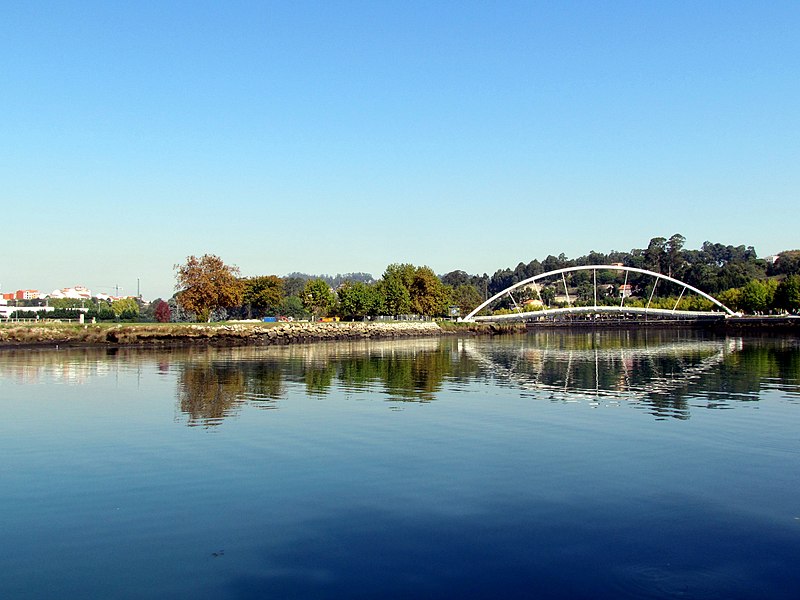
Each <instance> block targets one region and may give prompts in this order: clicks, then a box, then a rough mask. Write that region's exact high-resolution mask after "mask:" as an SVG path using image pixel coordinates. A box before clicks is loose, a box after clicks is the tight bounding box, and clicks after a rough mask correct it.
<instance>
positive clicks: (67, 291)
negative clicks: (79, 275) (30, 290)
mask: <svg viewBox="0 0 800 600" xmlns="http://www.w3.org/2000/svg"><path fill="white" fill-rule="evenodd" d="M50 297H51V298H72V299H74V300H91V298H92V292H91V291H90V290H89V289H88V288H86V287H84V286H82V285H76V286H75V287H71V288H61V289H60V290H53V292H52V293H51V294H50Z"/></svg>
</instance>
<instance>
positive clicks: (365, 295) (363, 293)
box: [337, 281, 378, 319]
mask: <svg viewBox="0 0 800 600" xmlns="http://www.w3.org/2000/svg"><path fill="white" fill-rule="evenodd" d="M337 294H338V296H339V310H340V311H341V313H342V316H344V317H348V318H361V319H363V318H364V317H366V316H367V315H369V314H372V313H373V311H374V310H375V308H376V306H377V301H378V298H377V291H376V289H375V286H374V285H369V284H366V283H364V282H363V281H355V282H352V281H347V282H345V283H344V284H343V285H342V287H340V288H339V290H338V292H337Z"/></svg>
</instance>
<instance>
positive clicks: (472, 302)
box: [451, 283, 483, 317]
mask: <svg viewBox="0 0 800 600" xmlns="http://www.w3.org/2000/svg"><path fill="white" fill-rule="evenodd" d="M451 298H452V301H453V304H455V305H456V306H458V308H459V310H460V311H461V316H462V317H463V316H466V315H468V314H469V313H470V312H472V310H473V309H474V308H475V307H476V306H478V305H479V304H480V303H481V302H483V296H481V293H480V292H479V291H478V290H477V289H475V286H473V285H470V284H468V283H462V284H461V285H459V286H457V287H456V288H454V289H453V291H452V292H451Z"/></svg>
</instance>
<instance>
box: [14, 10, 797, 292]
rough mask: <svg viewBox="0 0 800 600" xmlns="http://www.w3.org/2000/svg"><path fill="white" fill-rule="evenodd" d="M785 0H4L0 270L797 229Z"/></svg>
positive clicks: (113, 271)
mask: <svg viewBox="0 0 800 600" xmlns="http://www.w3.org/2000/svg"><path fill="white" fill-rule="evenodd" d="M798 31H800V2H797V1H793V2H766V3H759V2H733V1H724V2H697V1H691V2H672V1H671V2H648V1H645V0H637V1H632V2H600V1H587V2H555V1H554V2H547V3H545V2H465V1H458V2H452V3H451V2H408V1H404V2H397V3H389V2H382V1H377V2H376V1H371V2H323V1H320V2H285V3H270V2H235V1H225V2H165V1H158V2H113V1H111V2H109V1H102V2H88V1H83V2H72V3H70V2H61V1H60V2H36V1H8V2H4V3H3V4H2V7H1V8H0V140H1V141H2V144H0V206H1V207H2V216H1V217H0V219H2V227H0V230H1V231H2V233H1V234H0V235H1V238H2V248H3V253H2V260H0V286H2V287H1V288H0V289H2V290H3V291H6V292H8V291H13V290H15V289H17V288H21V287H33V288H37V289H40V290H42V291H47V292H49V291H51V290H52V289H54V288H56V287H64V286H68V285H74V284H77V283H82V284H85V285H87V286H89V287H91V288H92V289H93V291H108V288H110V287H111V286H114V285H119V286H122V287H123V288H124V291H125V293H135V289H136V279H137V277H138V278H140V279H141V285H142V293H143V295H144V296H145V297H146V298H153V297H155V296H165V297H166V296H169V295H171V294H172V292H173V286H174V271H173V265H174V264H175V263H179V262H183V261H184V260H185V258H186V257H187V256H188V255H190V254H196V255H200V254H203V253H214V254H218V255H219V256H221V257H222V259H223V260H225V261H226V262H228V263H232V264H236V265H238V266H239V267H240V268H241V271H242V274H243V275H262V274H277V275H283V274H286V273H287V272H290V271H303V272H310V273H331V274H334V273H337V272H349V271H367V272H371V273H373V274H374V275H375V276H376V277H377V276H379V275H380V274H381V273H382V272H383V269H384V268H385V267H386V265H387V264H389V263H392V262H412V263H414V264H426V265H429V266H431V267H432V268H433V269H434V270H435V271H436V272H438V273H445V272H448V271H451V270H453V269H463V270H466V271H468V272H470V273H483V272H488V273H490V274H491V273H493V272H494V271H495V270H496V269H498V268H503V267H506V266H509V267H512V268H513V267H514V266H515V265H516V264H517V263H518V262H520V261H523V262H528V261H530V260H532V259H534V258H539V259H542V258H544V257H545V256H547V255H548V254H558V253H559V252H565V253H566V254H567V255H568V256H570V257H575V256H579V255H582V254H585V253H587V252H589V251H590V250H597V251H601V252H605V251H609V250H612V249H618V250H630V249H631V248H638V247H644V246H646V245H647V242H648V241H649V239H650V238H651V237H654V236H664V237H669V236H670V235H672V234H673V233H682V234H683V235H684V236H686V238H687V247H689V248H697V247H699V246H700V245H701V244H702V243H703V242H704V241H705V240H710V241H714V242H721V243H724V244H735V245H738V244H747V245H753V246H755V247H756V250H757V251H758V253H759V255H762V256H763V255H767V254H771V253H775V252H778V251H781V250H785V249H790V248H797V247H800V239H799V237H800V236H798V231H800V216H799V215H800V210H798V207H799V206H800V202H798V200H799V198H798V196H799V194H798V190H800V35H799V34H798Z"/></svg>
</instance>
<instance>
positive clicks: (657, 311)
mask: <svg viewBox="0 0 800 600" xmlns="http://www.w3.org/2000/svg"><path fill="white" fill-rule="evenodd" d="M582 271H590V272H591V273H592V291H593V302H591V303H587V304H586V305H582V306H577V305H575V304H574V303H573V302H572V299H571V297H570V294H569V285H568V284H567V279H566V276H567V274H569V275H570V276H571V275H572V273H580V272H582ZM609 271H610V272H612V273H615V274H616V275H617V276H619V274H621V273H624V274H625V275H624V282H623V283H622V285H621V287H620V289H621V290H626V289H628V285H629V284H628V276H629V275H630V274H631V273H634V274H638V275H645V276H646V277H651V278H653V285H652V288H651V289H650V293H649V295H648V296H649V297H648V299H647V304H646V305H645V306H643V307H641V306H630V304H629V305H628V306H625V300H626V298H627V297H628V294H627V293H625V292H624V291H623V292H621V293H620V294H619V295H620V302H619V305H616V304H609V303H599V302H598V297H599V294H598V284H597V273H598V272H609ZM559 275H560V276H561V285H562V286H563V290H564V294H565V297H566V303H567V306H566V307H561V308H543V309H541V310H525V309H523V307H521V306H520V303H519V302H518V301H517V299H516V298H515V297H514V294H513V292H514V291H515V290H519V291H522V290H525V289H527V288H531V287H532V288H534V289H536V290H537V292H538V286H539V282H540V281H544V280H547V279H550V278H556V277H557V276H559ZM660 281H665V282H668V283H670V284H673V285H674V286H677V287H678V289H680V290H681V292H680V295H679V296H678V298H677V300H676V301H675V304H674V306H673V307H672V308H671V309H668V308H656V307H651V305H652V303H653V297H654V295H655V293H656V289H657V288H658V284H659V282H660ZM556 286H557V284H556ZM686 292H690V293H693V294H696V295H698V296H699V297H700V298H702V299H703V300H704V301H706V303H710V304H711V306H714V307H716V308H717V309H718V310H710V311H708V310H678V307H679V306H680V304H681V301H682V300H683V299H684V296H685V295H686ZM506 296H508V299H510V300H511V303H512V305H513V306H514V308H515V310H514V312H512V313H509V314H500V315H482V316H479V313H480V312H481V311H483V310H485V309H488V308H489V307H490V306H491V305H492V304H494V303H495V302H497V301H498V300H500V299H502V298H505V297H506ZM571 315H592V316H593V315H615V316H617V317H620V318H637V317H642V316H643V317H644V318H645V319H647V318H649V317H654V318H658V319H674V320H680V319H682V320H687V319H689V320H701V319H724V318H726V317H732V316H736V315H737V313H734V312H733V311H732V310H731V309H730V308H728V307H727V306H725V305H724V304H722V303H721V302H720V301H719V300H717V299H716V298H714V297H713V296H710V295H709V294H707V293H705V292H703V291H702V290H699V289H698V288H696V287H694V286H691V285H689V284H688V283H684V282H683V281H680V280H678V279H675V278H673V277H670V276H668V275H664V274H663V273H656V272H654V271H648V270H646V269H639V268H636V267H625V266H622V265H584V266H579V267H567V268H564V269H556V270H554V271H548V272H547V273H541V274H539V275H535V276H533V277H529V278H528V279H525V280H523V281H520V282H518V283H515V284H513V285H511V286H509V287H508V288H506V289H505V290H503V291H501V292H499V293H497V294H495V295H494V296H492V297H491V298H489V299H487V300H486V301H485V302H483V303H482V304H480V305H478V306H477V307H476V308H475V309H474V310H473V311H472V312H470V313H469V314H468V315H467V316H465V317H464V318H463V319H461V320H462V321H470V322H471V321H493V322H496V321H509V320H524V321H530V320H538V319H547V318H559V317H564V316H571Z"/></svg>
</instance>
